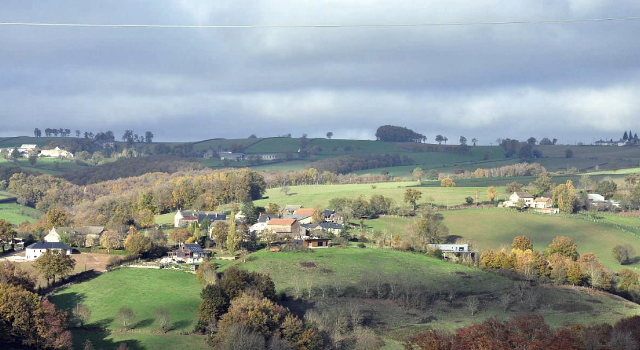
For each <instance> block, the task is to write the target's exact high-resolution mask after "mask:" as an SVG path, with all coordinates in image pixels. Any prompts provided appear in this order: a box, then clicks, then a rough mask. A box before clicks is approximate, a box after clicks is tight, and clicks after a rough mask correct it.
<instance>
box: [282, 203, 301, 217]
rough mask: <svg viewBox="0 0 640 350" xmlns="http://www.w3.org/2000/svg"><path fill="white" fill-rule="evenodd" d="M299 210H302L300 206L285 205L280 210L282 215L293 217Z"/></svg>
mask: <svg viewBox="0 0 640 350" xmlns="http://www.w3.org/2000/svg"><path fill="white" fill-rule="evenodd" d="M300 208H302V206H301V205H287V206H285V207H284V208H283V209H282V215H293V213H294V212H295V211H296V210H298V209H300Z"/></svg>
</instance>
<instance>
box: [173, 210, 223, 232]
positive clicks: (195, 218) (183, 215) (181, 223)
mask: <svg viewBox="0 0 640 350" xmlns="http://www.w3.org/2000/svg"><path fill="white" fill-rule="evenodd" d="M205 218H209V221H210V222H211V223H212V224H213V223H214V222H215V221H219V220H222V221H224V220H227V216H226V215H225V214H220V213H213V212H206V211H196V210H191V211H182V210H178V212H177V213H176V215H175V216H174V217H173V227H176V228H177V227H187V226H189V225H191V224H193V223H194V222H197V223H198V225H199V224H200V223H202V220H204V219H205Z"/></svg>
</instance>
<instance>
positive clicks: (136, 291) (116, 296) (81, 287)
mask: <svg viewBox="0 0 640 350" xmlns="http://www.w3.org/2000/svg"><path fill="white" fill-rule="evenodd" d="M199 294H200V285H199V284H198V283H197V282H196V279H195V276H194V275H192V274H188V273H184V272H179V271H171V270H153V269H136V268H123V269H120V270H117V271H113V272H109V273H105V274H103V275H101V276H98V277H97V278H95V279H93V280H91V281H88V282H84V283H79V284H74V285H72V286H70V287H69V288H66V289H64V290H62V291H60V292H59V293H57V294H56V295H54V296H53V297H51V301H52V302H53V303H55V304H56V305H57V306H58V307H60V308H62V309H64V310H68V311H70V310H71V309H72V308H73V307H74V306H75V305H76V304H77V303H82V304H85V305H87V306H88V307H89V309H90V310H91V321H90V324H89V326H91V325H96V326H100V327H104V328H107V329H108V330H109V332H96V333H93V334H92V333H90V332H77V333H76V334H74V335H75V336H76V338H82V337H86V336H89V337H90V338H91V339H92V341H93V340H96V343H100V342H101V341H102V340H100V339H98V338H101V339H104V341H105V342H109V341H110V340H111V339H113V340H117V341H125V340H127V341H128V340H132V341H134V342H137V344H138V345H139V346H140V348H142V349H150V350H151V349H175V348H181V349H186V348H187V346H188V344H190V343H193V345H194V346H195V348H196V349H199V348H201V349H204V348H206V345H205V344H204V341H202V342H200V341H199V340H197V339H198V337H195V338H192V337H187V336H180V335H179V334H178V333H179V332H181V331H192V330H193V328H194V326H195V324H196V322H197V308H198V305H199V304H200V295H199ZM122 306H128V307H130V308H131V309H132V310H133V311H134V313H135V315H136V321H135V322H136V326H135V328H134V330H133V331H131V332H122V331H121V330H122V326H121V325H120V324H118V323H117V321H116V320H115V317H116V314H117V312H118V309H119V308H120V307H122ZM159 308H168V309H169V310H170V315H171V321H172V326H171V327H172V330H171V331H169V332H168V335H166V336H164V335H163V336H158V335H157V334H156V333H157V332H158V327H157V325H156V324H155V321H154V320H155V311H156V310H157V309H159ZM200 338H201V339H202V337H200ZM163 339H164V340H163ZM76 341H77V340H76Z"/></svg>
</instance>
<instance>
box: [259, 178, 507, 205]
mask: <svg viewBox="0 0 640 350" xmlns="http://www.w3.org/2000/svg"><path fill="white" fill-rule="evenodd" d="M416 184H417V183H416V182H383V183H377V184H373V185H371V184H348V185H310V186H291V187H290V191H289V194H288V195H285V194H284V192H282V191H281V190H280V188H271V189H268V190H267V193H266V195H265V196H267V197H269V198H266V199H260V200H257V201H255V202H254V204H255V205H260V206H266V205H268V204H269V203H276V204H278V205H279V206H280V207H284V206H285V205H288V204H291V205H303V206H305V207H314V206H320V207H321V208H326V207H327V205H328V204H329V201H330V200H331V199H332V198H337V197H349V198H353V197H357V196H360V195H364V196H365V197H366V198H367V199H369V197H371V195H373V194H380V195H383V196H385V197H389V198H391V199H393V200H394V201H395V205H396V206H405V205H407V204H406V203H404V202H403V201H404V193H405V191H406V189H407V187H411V186H415V185H416ZM438 185H439V182H438ZM372 186H375V188H373V187H372ZM418 189H419V190H420V191H421V192H422V199H421V200H420V201H419V203H434V204H438V205H459V204H462V203H464V202H465V198H466V197H468V196H473V195H474V192H475V190H476V189H478V192H479V196H480V200H482V201H484V200H487V189H486V188H485V187H463V188H455V187H453V188H444V187H420V188H418ZM498 191H501V189H500V188H498Z"/></svg>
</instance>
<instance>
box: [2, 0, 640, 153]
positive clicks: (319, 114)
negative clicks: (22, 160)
mask: <svg viewBox="0 0 640 350" xmlns="http://www.w3.org/2000/svg"><path fill="white" fill-rule="evenodd" d="M0 13H1V14H2V15H1V16H2V18H1V20H2V21H12V22H13V21H15V22H17V21H29V22H61V23H63V22H75V23H78V22H80V23H110V24H115V23H126V24H334V23H343V24H369V23H418V22H464V21H470V22H475V21H505V20H536V19H555V18H585V17H628V16H634V15H640V4H636V2H633V1H617V2H615V3H611V2H609V1H598V0H589V1H587V0H571V1H570V0H565V1H539V0H536V1H533V0H531V1H513V2H507V3H505V2H504V1H491V0H485V1H474V2H472V3H471V4H469V2H468V1H461V0H459V1H447V2H442V1H409V0H406V1H396V2H388V1H362V0H360V1H337V0H326V1H247V2H242V3H240V4H239V2H237V1H217V2H211V1H187V0H182V1H179V0H176V1H163V2H158V1H141V0H138V1H127V2H121V3H118V2H81V3H79V2H77V1H59V2H55V3H52V2H45V3H43V2H36V1H19V2H18V1H14V2H9V3H6V4H5V3H3V4H1V5H0ZM638 32H640V21H628V22H607V23H573V24H545V25H502V26H470V27H419V28H370V29H344V28H343V29H340V28H329V29H300V28H298V29H215V30H214V29H144V28H138V29H125V28H109V29H105V28H57V27H0V45H2V48H3V50H2V54H1V55H0V121H2V123H1V124H2V128H1V129H2V130H1V133H2V135H3V136H7V135H14V134H30V133H31V131H32V130H33V128H35V127H40V128H45V127H53V126H57V127H68V128H71V129H72V130H75V129H82V130H94V131H97V130H106V129H111V130H114V131H116V133H117V134H119V133H121V131H122V130H123V129H129V128H133V129H134V130H136V131H138V132H143V131H144V130H148V129H151V130H153V131H154V133H155V134H156V139H158V140H196V139H204V138H212V137H246V136H248V135H249V134H251V133H256V134H258V135H259V136H275V135H279V134H284V133H292V134H294V135H300V134H302V133H308V134H309V135H310V136H322V135H324V134H325V133H326V132H327V131H333V132H334V135H335V137H344V138H347V137H357V138H372V137H373V134H374V132H375V129H376V128H377V126H379V125H382V124H398V125H403V126H407V127H411V128H414V129H416V130H417V131H420V132H422V133H425V134H426V135H427V137H428V140H431V141H433V139H434V136H435V134H437V133H442V134H446V135H448V136H449V139H452V140H453V139H456V140H457V138H458V136H459V135H461V134H464V135H467V136H468V137H478V138H479V139H480V140H481V141H482V142H483V143H489V142H492V140H494V139H495V138H497V137H519V138H526V137H529V136H532V135H533V136H536V137H538V138H542V137H544V136H548V137H557V138H559V139H561V140H563V141H565V142H573V141H575V140H577V141H590V140H591V139H592V138H593V137H596V138H599V137H616V136H617V134H618V133H619V132H620V131H621V130H625V129H629V128H632V129H634V130H635V129H637V127H638V126H639V125H637V122H636V120H637V115H638V112H639V111H640V108H639V107H637V106H636V103H635V101H637V100H638V97H639V95H640V84H638V77H639V74H640V70H639V64H638V62H639V60H638V57H640V45H638V44H637V39H636V36H637V33H638ZM10 120H23V121H27V122H21V123H10V122H9V121H10Z"/></svg>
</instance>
